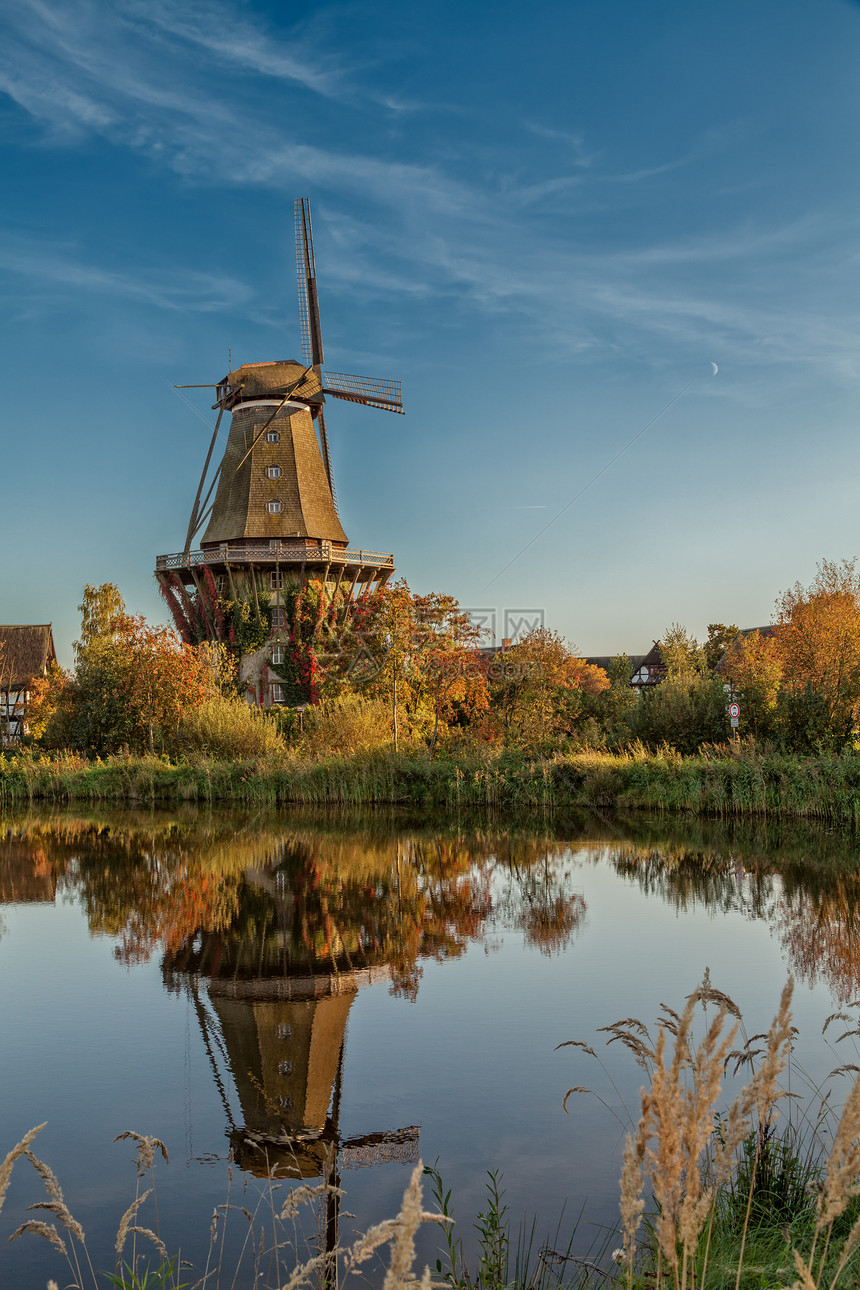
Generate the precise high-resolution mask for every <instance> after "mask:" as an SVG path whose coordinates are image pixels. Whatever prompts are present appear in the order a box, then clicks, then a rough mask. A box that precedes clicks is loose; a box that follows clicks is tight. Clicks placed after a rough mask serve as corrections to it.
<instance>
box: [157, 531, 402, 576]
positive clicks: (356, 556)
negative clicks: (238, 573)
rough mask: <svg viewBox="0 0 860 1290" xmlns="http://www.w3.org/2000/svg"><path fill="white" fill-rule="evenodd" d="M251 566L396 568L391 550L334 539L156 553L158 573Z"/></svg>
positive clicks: (382, 570)
mask: <svg viewBox="0 0 860 1290" xmlns="http://www.w3.org/2000/svg"><path fill="white" fill-rule="evenodd" d="M228 565H229V566H232V567H234V568H236V567H243V568H247V567H248V566H249V565H255V566H260V567H264V568H266V569H274V568H275V567H276V566H277V567H284V568H289V567H291V566H292V567H293V568H298V569H301V568H302V567H305V568H310V567H313V568H315V569H319V568H320V566H322V567H323V568H330V569H331V570H332V571H333V572H334V573H335V575H336V574H337V573H344V574H347V575H349V574H350V573H351V572H352V571H353V570H355V571H356V572H360V571H361V570H363V569H365V570H369V569H373V570H378V571H379V573H380V574H383V575H384V574H387V573H392V572H393V571H394V556H393V554H392V553H390V552H380V551H365V550H353V549H352V548H346V547H342V546H337V545H335V543H333V542H327V541H315V540H313V539H310V538H302V539H301V540H299V541H296V542H284V541H269V542H256V543H250V542H222V543H219V545H218V546H215V547H208V548H207V549H206V550H205V551H178V552H176V553H175V554H173V555H159V556H157V557H156V561H155V568H156V572H157V573H161V572H163V571H166V570H169V569H175V570H176V571H177V572H181V571H183V570H191V569H199V568H202V567H208V568H210V569H213V570H216V569H217V570H226V568H227V566H228Z"/></svg>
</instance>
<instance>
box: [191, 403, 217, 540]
mask: <svg viewBox="0 0 860 1290" xmlns="http://www.w3.org/2000/svg"><path fill="white" fill-rule="evenodd" d="M185 388H186V389H189V388H190V387H189V386H186V387H185ZM223 415H224V409H223V408H220V409H219V412H218V419H217V421H216V422H215V429H214V430H213V431H212V440H211V442H210V444H209V451H208V452H207V454H206V464H205V465H204V467H203V474H202V475H201V476H200V483H199V484H198V485H197V495H196V496H195V498H194V505H193V506H192V508H191V518H190V520H189V521H188V533H187V534H186V537H185V554H186V555H187V554H188V552H189V551H190V550H191V542H192V540H193V538H194V534H195V533H196V532H197V530H198V528H199V527H200V526H199V525H198V523H197V517H198V514H199V512H200V494H201V493H202V492H203V484H204V482H205V479H206V475H207V473H208V471H209V463H210V461H211V460H212V452H213V450H214V448H215V440H216V439H217V438H218V430H219V428H220V425H221V418H222V416H223ZM220 470H221V467H220V466H219V467H218V471H219V472H220ZM209 491H210V492H211V491H212V490H211V488H210V490H209ZM208 500H209V497H208V494H207V497H206V501H208ZM203 505H204V506H205V505H206V502H204V503H203Z"/></svg>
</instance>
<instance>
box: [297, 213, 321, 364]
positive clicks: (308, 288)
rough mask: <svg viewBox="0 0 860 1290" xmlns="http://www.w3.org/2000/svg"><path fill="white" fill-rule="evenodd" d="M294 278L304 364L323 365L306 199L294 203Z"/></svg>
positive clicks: (311, 232) (310, 230)
mask: <svg viewBox="0 0 860 1290" xmlns="http://www.w3.org/2000/svg"><path fill="white" fill-rule="evenodd" d="M295 219H296V276H297V277H298V283H299V331H300V332H301V338H302V353H303V354H304V358H305V362H306V363H308V364H313V365H314V366H315V367H319V365H320V364H321V363H322V362H323V348H322V332H321V331H320V311H319V302H318V300H317V274H316V265H315V264H314V237H313V231H312V229H311V204H310V202H309V201H308V199H307V198H306V197H300V198H299V199H298V201H297V202H296V203H295Z"/></svg>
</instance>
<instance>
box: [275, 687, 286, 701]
mask: <svg viewBox="0 0 860 1290" xmlns="http://www.w3.org/2000/svg"><path fill="white" fill-rule="evenodd" d="M283 702H284V687H283V686H282V685H273V686H272V703H283Z"/></svg>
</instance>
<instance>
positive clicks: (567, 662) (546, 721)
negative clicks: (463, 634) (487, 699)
mask: <svg viewBox="0 0 860 1290" xmlns="http://www.w3.org/2000/svg"><path fill="white" fill-rule="evenodd" d="M496 664H497V666H496V667H494V669H493V670H494V673H495V674H496V680H495V682H494V683H493V685H492V697H493V705H494V708H495V714H496V718H497V720H498V722H499V723H500V724H501V727H502V732H503V734H504V737H505V739H506V741H508V742H511V743H516V744H521V745H523V746H527V747H538V746H540V745H541V744H544V743H546V742H548V741H551V740H553V739H556V738H559V737H563V736H565V735H570V734H572V733H573V732H574V730H575V729H576V725H577V722H578V720H579V718H580V717H581V715H582V712H583V701H584V698H585V696H595V695H598V694H601V693H602V692H603V691H604V690H608V689H609V677H608V676H607V675H606V673H605V672H604V671H603V669H602V668H599V667H594V666H592V665H591V664H590V663H586V662H585V660H584V659H581V658H577V656H576V655H575V654H574V653H573V651H572V650H571V649H570V647H569V646H568V643H567V641H566V640H565V639H564V637H563V636H561V635H559V633H558V632H555V631H551V630H550V629H549V628H547V627H538V628H536V629H535V630H534V631H532V632H529V634H528V635H527V636H524V637H523V639H522V640H520V641H517V643H516V645H513V646H512V647H511V648H510V649H508V650H506V651H505V653H504V655H503V656H502V657H501V660H499V659H497V660H496Z"/></svg>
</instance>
